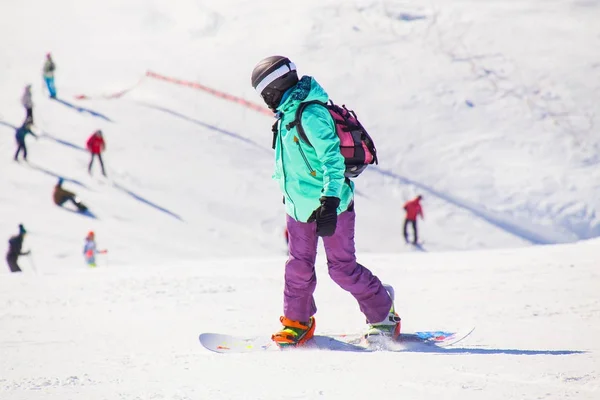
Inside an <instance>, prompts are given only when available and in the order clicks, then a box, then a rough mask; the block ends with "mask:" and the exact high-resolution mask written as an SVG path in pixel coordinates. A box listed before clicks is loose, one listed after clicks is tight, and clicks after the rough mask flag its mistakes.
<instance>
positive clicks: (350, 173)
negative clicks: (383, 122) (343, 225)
mask: <svg viewBox="0 0 600 400" xmlns="http://www.w3.org/2000/svg"><path fill="white" fill-rule="evenodd" d="M311 104H320V105H322V106H323V107H325V108H327V110H328V111H329V113H330V114H331V117H332V118H333V121H334V122H335V128H336V133H337V135H338V137H339V138H340V152H341V153H342V155H343V156H344V160H345V163H346V172H345V176H346V177H347V178H356V177H357V176H359V175H360V174H361V173H362V172H363V171H364V170H365V169H366V168H367V166H369V165H370V164H377V163H378V160H377V150H376V149H375V143H373V139H371V136H369V134H368V133H367V131H366V130H365V128H363V126H362V125H361V123H360V122H359V121H358V118H357V117H356V114H355V113H354V111H351V110H348V109H347V108H346V106H345V105H342V106H341V107H340V106H338V105H335V104H333V101H331V100H329V103H323V102H321V101H318V100H313V101H307V102H305V103H301V104H300V106H299V107H298V110H297V111H296V119H295V120H294V121H292V122H291V123H290V124H289V125H288V126H287V128H288V129H290V128H291V127H293V126H296V127H297V130H298V134H299V136H300V138H301V139H302V140H304V141H305V142H306V143H307V144H308V145H309V146H312V145H311V144H310V141H309V140H308V137H306V133H305V132H304V128H302V124H301V117H302V112H303V111H304V109H305V108H306V107H307V106H309V105H311Z"/></svg>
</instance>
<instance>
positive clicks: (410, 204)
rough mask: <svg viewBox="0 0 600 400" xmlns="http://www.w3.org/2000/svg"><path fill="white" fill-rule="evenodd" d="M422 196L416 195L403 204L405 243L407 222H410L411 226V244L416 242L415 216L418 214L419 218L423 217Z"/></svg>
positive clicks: (417, 237) (417, 238)
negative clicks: (404, 212)
mask: <svg viewBox="0 0 600 400" xmlns="http://www.w3.org/2000/svg"><path fill="white" fill-rule="evenodd" d="M422 198H423V196H421V195H418V196H417V197H416V198H415V199H413V200H410V201H407V202H406V203H405V204H404V211H406V216H405V217H404V240H406V243H408V224H411V225H412V227H413V232H414V235H413V236H414V237H413V244H417V243H418V240H419V236H418V233H417V216H419V215H420V216H421V219H423V208H422V207H421V199H422Z"/></svg>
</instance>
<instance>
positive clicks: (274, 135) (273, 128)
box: [271, 119, 279, 150]
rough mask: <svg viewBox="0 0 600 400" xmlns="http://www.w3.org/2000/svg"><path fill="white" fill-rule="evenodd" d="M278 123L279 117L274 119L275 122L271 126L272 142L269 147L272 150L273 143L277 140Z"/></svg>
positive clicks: (273, 147)
mask: <svg viewBox="0 0 600 400" xmlns="http://www.w3.org/2000/svg"><path fill="white" fill-rule="evenodd" d="M278 124H279V119H278V120H277V121H275V123H274V124H273V126H272V127H271V132H273V143H272V145H271V148H272V149H273V150H275V143H276V142H277V135H278V134H279V129H278V128H277V125H278Z"/></svg>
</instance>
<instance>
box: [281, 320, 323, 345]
mask: <svg viewBox="0 0 600 400" xmlns="http://www.w3.org/2000/svg"><path fill="white" fill-rule="evenodd" d="M279 320H280V321H281V323H282V324H283V329H282V330H280V331H279V332H276V333H274V334H273V336H271V340H273V341H274V342H275V343H277V345H278V346H279V347H296V346H302V345H303V344H304V343H306V342H307V341H308V340H309V339H311V338H312V337H313V335H314V333H315V318H314V317H310V320H309V321H308V322H300V321H293V320H291V319H289V318H286V317H283V316H282V317H281V318H279Z"/></svg>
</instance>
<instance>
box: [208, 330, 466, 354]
mask: <svg viewBox="0 0 600 400" xmlns="http://www.w3.org/2000/svg"><path fill="white" fill-rule="evenodd" d="M474 330H475V328H474V327H472V328H469V329H465V330H459V331H420V332H413V333H401V334H400V337H399V338H398V339H397V340H391V339H389V338H386V339H385V340H384V341H383V340H372V341H370V342H369V341H367V340H366V339H365V338H364V336H363V335H362V334H331V335H315V336H314V337H313V338H312V339H310V340H309V341H308V342H306V343H305V344H303V345H302V346H300V347H285V348H280V347H279V346H277V344H276V343H275V342H273V341H272V340H271V338H270V337H268V336H255V337H241V336H233V335H227V334H221V333H202V334H200V337H199V339H200V344H202V346H204V347H205V348H206V349H208V350H210V351H214V352H216V353H225V354H227V353H229V354H233V353H255V352H265V351H282V350H284V351H287V350H294V351H296V350H300V351H302V350H311V349H312V350H329V351H355V352H373V351H397V352H401V351H428V350H429V351H431V350H435V349H436V348H443V347H448V346H452V345H454V344H456V343H458V342H460V341H461V340H463V339H465V338H466V337H467V336H469V335H470V334H471V333H472V332H473V331H474Z"/></svg>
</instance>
